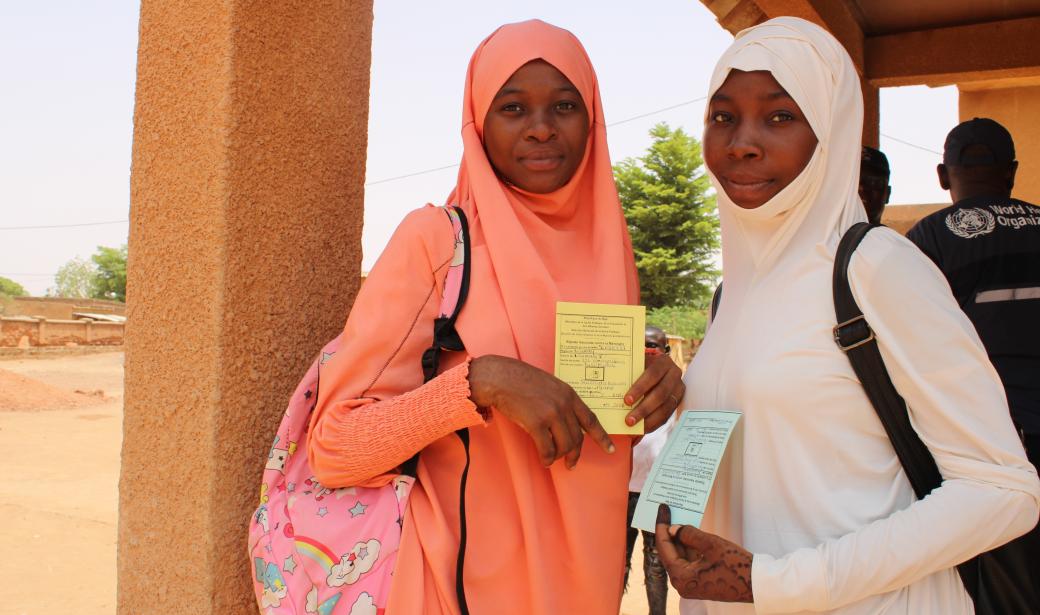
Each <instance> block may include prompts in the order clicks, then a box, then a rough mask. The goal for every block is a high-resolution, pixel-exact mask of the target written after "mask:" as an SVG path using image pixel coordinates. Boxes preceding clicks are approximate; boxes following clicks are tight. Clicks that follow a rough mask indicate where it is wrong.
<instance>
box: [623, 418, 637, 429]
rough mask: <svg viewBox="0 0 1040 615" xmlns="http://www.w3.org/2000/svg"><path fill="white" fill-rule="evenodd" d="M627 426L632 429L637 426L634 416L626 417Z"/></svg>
mask: <svg viewBox="0 0 1040 615" xmlns="http://www.w3.org/2000/svg"><path fill="white" fill-rule="evenodd" d="M625 424H626V425H628V426H629V427H631V426H633V425H635V424H636V419H635V417H632V416H626V417H625Z"/></svg>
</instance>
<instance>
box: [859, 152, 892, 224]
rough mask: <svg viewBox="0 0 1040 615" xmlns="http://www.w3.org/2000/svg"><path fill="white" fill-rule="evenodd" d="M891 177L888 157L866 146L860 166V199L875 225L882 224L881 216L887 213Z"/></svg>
mask: <svg viewBox="0 0 1040 615" xmlns="http://www.w3.org/2000/svg"><path fill="white" fill-rule="evenodd" d="M890 175H891V173H890V171H889V168H888V156H886V155H885V154H884V152H882V151H881V150H879V149H874V148H873V147H867V146H866V145H864V146H863V154H862V157H861V158H860V164H859V198H860V200H861V201H863V207H864V208H865V209H866V210H867V219H868V220H870V221H871V222H872V223H874V224H881V214H883V213H885V205H887V204H888V198H889V197H890V196H892V186H889V185H888V179H889V177H890Z"/></svg>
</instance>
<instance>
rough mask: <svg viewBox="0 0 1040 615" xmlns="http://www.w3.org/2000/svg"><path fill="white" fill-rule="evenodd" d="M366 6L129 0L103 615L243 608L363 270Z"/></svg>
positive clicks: (352, 2) (305, 0)
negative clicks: (290, 414) (107, 599)
mask: <svg viewBox="0 0 1040 615" xmlns="http://www.w3.org/2000/svg"><path fill="white" fill-rule="evenodd" d="M371 28H372V0H329V1H325V2H312V1H310V0H283V1H280V2H262V1H260V0H254V1H246V0H143V1H142V3H141V21H140V46H139V50H138V77H137V99H136V106H135V110H134V145H133V168H132V173H131V227H130V262H129V271H128V273H129V282H128V319H129V321H128V327H127V339H126V341H127V365H126V417H125V423H124V436H125V437H124V444H123V465H122V476H121V478H120V485H119V489H120V503H119V546H118V555H119V556H118V574H119V600H118V603H119V604H118V612H119V613H123V614H127V615H129V614H134V615H137V614H139V613H149V614H162V613H192V614H209V613H213V614H216V613H220V614H222V615H223V614H228V613H231V614H245V613H255V612H256V606H255V603H254V602H253V599H252V595H251V589H250V587H249V577H250V565H249V562H247V559H246V553H245V549H246V531H247V520H248V515H249V512H250V511H251V510H252V508H253V507H254V506H255V504H256V500H257V489H258V486H259V482H260V474H261V471H262V468H263V466H264V463H265V461H266V454H267V448H268V447H269V446H270V441H271V438H272V437H273V434H274V429H275V426H276V425H277V422H278V418H279V416H280V414H281V411H282V409H283V408H284V404H285V402H286V400H287V399H288V395H289V393H290V392H291V390H292V388H293V386H294V384H295V382H296V381H297V380H298V379H299V378H300V376H302V374H303V372H304V370H305V368H306V366H307V364H308V362H309V361H310V359H311V358H312V357H313V355H314V354H315V353H316V352H317V350H318V348H319V346H320V345H321V343H323V341H325V340H326V339H328V338H330V337H331V336H332V335H334V334H335V332H336V331H337V330H339V329H340V328H341V327H342V324H343V319H344V317H345V316H346V314H347V311H348V310H349V308H350V304H351V301H352V299H353V297H354V293H355V292H356V290H357V285H358V279H359V271H360V264H361V243H360V234H361V224H362V210H363V181H364V174H365V149H366V145H367V121H368V84H369V67H370V54H371Z"/></svg>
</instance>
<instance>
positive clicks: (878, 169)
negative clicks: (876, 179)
mask: <svg viewBox="0 0 1040 615" xmlns="http://www.w3.org/2000/svg"><path fill="white" fill-rule="evenodd" d="M859 168H860V173H863V172H864V171H871V172H873V173H876V174H878V175H885V176H888V175H889V173H890V171H889V168H888V156H885V153H884V152H882V151H881V150H879V149H874V148H873V147H869V146H866V145H864V146H863V158H862V159H861V160H860V167H859Z"/></svg>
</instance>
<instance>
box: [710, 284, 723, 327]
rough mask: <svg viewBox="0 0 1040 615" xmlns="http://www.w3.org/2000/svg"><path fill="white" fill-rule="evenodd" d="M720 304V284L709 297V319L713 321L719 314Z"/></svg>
mask: <svg viewBox="0 0 1040 615" xmlns="http://www.w3.org/2000/svg"><path fill="white" fill-rule="evenodd" d="M720 303H722V282H719V285H718V286H716V287H715V294H713V295H712V296H711V319H712V320H715V315H716V314H718V313H719V304H720Z"/></svg>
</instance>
